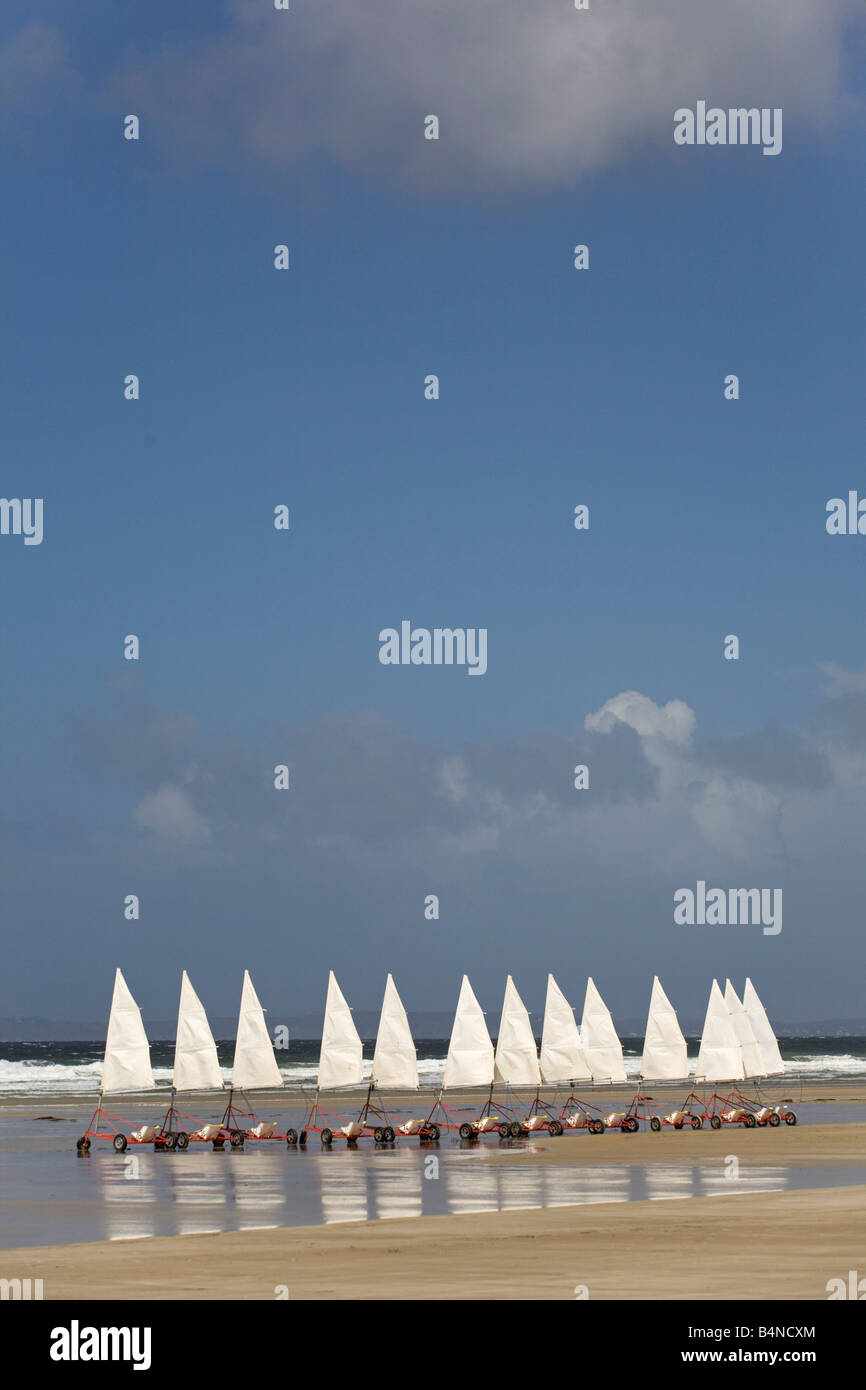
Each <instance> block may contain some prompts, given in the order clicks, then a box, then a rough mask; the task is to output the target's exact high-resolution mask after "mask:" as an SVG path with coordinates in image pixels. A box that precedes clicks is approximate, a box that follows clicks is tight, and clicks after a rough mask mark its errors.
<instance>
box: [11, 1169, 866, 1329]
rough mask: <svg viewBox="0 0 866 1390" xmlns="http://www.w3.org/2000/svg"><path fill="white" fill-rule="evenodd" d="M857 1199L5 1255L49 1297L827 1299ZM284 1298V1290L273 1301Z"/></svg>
mask: <svg viewBox="0 0 866 1390" xmlns="http://www.w3.org/2000/svg"><path fill="white" fill-rule="evenodd" d="M864 1203H866V1186H858V1187H852V1188H845V1189H840V1188H833V1189H830V1190H823V1191H820V1192H792V1193H770V1194H749V1195H745V1196H740V1197H736V1196H731V1197H727V1196H722V1197H713V1198H695V1199H692V1200H689V1201H682V1202H679V1201H659V1202H636V1203H630V1204H627V1205H621V1206H603V1207H591V1208H587V1207H578V1208H575V1207H562V1208H558V1209H556V1210H548V1211H527V1212H523V1211H514V1212H496V1213H490V1214H483V1215H473V1216H436V1217H422V1218H420V1219H417V1220H410V1221H376V1222H362V1223H356V1224H355V1223H353V1224H346V1225H341V1226H326V1227H316V1228H312V1227H302V1228H297V1229H294V1230H272V1231H232V1232H228V1233H226V1234H221V1235H200V1236H178V1237H174V1238H169V1239H157V1240H149V1241H146V1242H135V1241H132V1242H111V1243H110V1244H101V1245H76V1246H60V1247H53V1248H52V1247H48V1248H32V1249H25V1250H20V1251H6V1252H3V1255H2V1262H3V1266H4V1268H5V1269H8V1270H10V1271H15V1272H17V1273H18V1274H19V1276H20V1277H27V1278H41V1279H43V1280H44V1297H45V1298H46V1299H63V1298H71V1299H108V1298H114V1299H117V1298H119V1299H145V1300H157V1299H214V1300H233V1299H265V1300H270V1299H274V1298H277V1297H278V1296H280V1295H282V1296H283V1297H285V1296H286V1292H287V1294H288V1297H289V1298H290V1299H294V1300H317V1299H353V1300H354V1299H357V1300H376V1299H387V1300H389V1301H390V1300H424V1301H426V1300H439V1299H460V1300H466V1299H470V1300H471V1299H515V1300H527V1299H564V1300H573V1299H574V1298H575V1297H576V1293H575V1290H576V1289H577V1288H578V1286H584V1287H585V1288H586V1290H587V1293H588V1297H589V1298H590V1299H596V1300H597V1299H686V1298H688V1299H691V1298H698V1299H736V1300H755V1299H762V1300H763V1299H826V1297H827V1292H826V1285H827V1281H828V1280H829V1279H832V1278H845V1279H847V1276H848V1271H849V1270H850V1269H863V1268H864V1267H866V1234H864V1219H863V1212H864ZM284 1290H285V1291H286V1292H284Z"/></svg>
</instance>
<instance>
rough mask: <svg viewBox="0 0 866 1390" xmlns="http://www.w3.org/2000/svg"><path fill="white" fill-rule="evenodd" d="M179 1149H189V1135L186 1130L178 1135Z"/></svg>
mask: <svg viewBox="0 0 866 1390" xmlns="http://www.w3.org/2000/svg"><path fill="white" fill-rule="evenodd" d="M177 1147H178V1148H179V1149H188V1148H189V1135H188V1134H187V1133H186V1132H185V1131H184V1130H180V1132H179V1133H178V1136H177Z"/></svg>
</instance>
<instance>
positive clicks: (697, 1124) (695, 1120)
mask: <svg viewBox="0 0 866 1390" xmlns="http://www.w3.org/2000/svg"><path fill="white" fill-rule="evenodd" d="M690 1118H691V1124H692V1129H700V1128H701V1126H702V1125H703V1123H704V1122H703V1120H702V1119H701V1117H700V1115H692V1116H691V1117H690Z"/></svg>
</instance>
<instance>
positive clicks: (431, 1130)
mask: <svg viewBox="0 0 866 1390" xmlns="http://www.w3.org/2000/svg"><path fill="white" fill-rule="evenodd" d="M427 1138H428V1139H433V1140H434V1141H435V1140H436V1139H438V1138H439V1126H438V1125H428V1126H427Z"/></svg>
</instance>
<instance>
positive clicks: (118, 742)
mask: <svg viewBox="0 0 866 1390" xmlns="http://www.w3.org/2000/svg"><path fill="white" fill-rule="evenodd" d="M864 32H866V31H864V24H863V16H862V7H860V6H858V5H856V4H854V3H848V0H824V3H823V4H822V5H821V6H820V7H816V6H814V5H813V4H812V3H808V2H807V0H764V2H763V3H762V5H761V6H760V7H759V9H758V10H755V7H754V6H753V5H752V4H751V3H750V2H749V3H747V0H728V3H726V4H725V5H723V6H722V5H719V4H715V3H713V4H709V3H694V0H658V3H656V4H654V5H653V6H652V7H649V8H648V7H647V6H646V5H645V4H642V3H640V0H609V2H608V3H602V0H592V2H591V5H590V9H589V10H588V11H581V12H578V11H576V10H575V9H574V8H573V7H569V5H568V4H567V3H566V0H534V3H533V4H531V5H529V4H525V3H517V2H516V0H495V3H494V0H474V3H473V4H472V5H471V6H467V5H466V4H465V0H437V3H436V4H434V5H427V4H424V5H420V4H411V5H408V6H407V5H406V4H405V0H376V3H371V4H369V5H367V6H364V7H358V6H357V5H356V4H353V3H350V2H349V0H331V3H329V4H328V5H321V4H319V3H313V0H291V8H290V9H289V10H288V11H276V10H274V9H273V8H269V6H268V5H267V4H266V3H264V0H237V2H236V3H229V4H226V3H213V0H209V3H207V4H204V3H199V2H198V0H191V2H190V3H188V4H185V5H184V6H182V7H177V6H170V5H168V4H164V3H162V0H154V2H153V3H152V4H150V5H148V6H146V7H135V8H133V9H130V8H129V7H122V8H120V9H119V8H118V7H116V6H110V5H107V4H103V3H84V4H82V5H80V6H76V7H75V8H74V11H71V10H70V7H69V6H67V5H62V4H59V3H55V2H54V0H48V3H45V4H43V5H41V6H40V8H39V14H38V17H34V12H33V9H32V6H30V5H25V4H24V3H19V0H10V3H8V4H7V5H6V6H5V7H4V16H3V19H2V28H0V89H2V93H3V95H2V97H0V136H2V139H0V148H2V155H0V158H2V176H3V182H4V190H5V194H6V198H5V214H4V218H3V227H2V232H0V235H2V239H3V262H2V263H3V271H4V285H3V302H4V312H3V316H2V327H0V332H2V335H3V339H4V340H5V341H4V343H3V347H4V352H3V360H4V364H5V365H4V370H3V374H2V385H0V389H2V397H3V421H4V434H5V448H4V454H3V469H2V489H0V491H2V495H3V496H4V497H6V498H42V499H43V507H44V523H43V539H42V543H41V544H40V545H31V546H25V545H24V543H23V537H22V536H20V535H18V536H16V535H12V534H9V535H0V583H2V592H3V597H4V603H3V622H2V625H0V673H2V674H0V701H2V704H0V708H2V719H0V758H2V767H3V776H2V790H3V795H2V802H0V904H2V922H3V931H4V946H5V949H4V957H3V970H2V972H0V1016H10V1015H15V1016H20V1015H39V1016H44V1017H46V1018H52V1019H76V1018H86V1019H91V1018H99V1017H101V1016H102V1015H103V1014H104V1013H105V1012H106V1011H107V1006H108V1001H109V997H110V991H111V982H112V979H113V974H114V969H115V966H117V965H120V966H121V968H122V969H123V971H124V974H125V976H126V978H127V981H128V983H129V985H130V987H131V989H132V991H133V993H134V995H135V997H136V999H137V1000H138V1002H139V1004H140V1005H141V1006H142V1008H143V1010H144V1013H145V1017H147V1016H151V1017H156V1018H166V1017H169V1016H170V1015H171V1013H172V1011H173V1009H174V1007H175V1006H176V1000H177V993H178V984H179V976H180V971H181V969H183V968H186V969H187V970H188V971H189V973H190V975H191V977H192V979H193V982H194V984H195V986H196V989H197V990H198V992H199V994H200V995H201V997H202V999H203V1001H204V1002H205V1004H206V1007H207V1008H208V1009H209V1011H211V1012H212V1013H214V1014H216V1015H227V1014H231V1013H232V1012H233V1011H234V1009H235V1008H236V1003H237V999H238V997H239V991H240V978H241V973H242V971H243V969H244V968H249V969H250V971H251V973H252V976H253V979H254V981H255V982H256V984H257V987H258V989H259V994H260V995H261V997H262V1001H263V1003H264V1004H265V1005H266V1007H267V1008H268V1009H269V1010H270V1014H271V1016H272V1017H274V1018H278V1017H279V1015H280V1014H281V1013H284V1014H287V1015H290V1014H309V1013H313V1012H315V1011H316V1009H317V1008H320V1007H321V1006H322V1004H323V1000H324V993H325V987H326V981H327V972H328V970H329V969H334V970H335V971H336V973H337V976H338V978H339V980H340V984H341V986H342V988H343V991H344V993H345V994H346V996H347V998H348V999H349V1002H350V1003H351V1004H353V1005H354V1007H355V1008H357V1009H371V1008H375V1007H376V1005H377V1003H378V1002H379V1000H380V998H381V994H382V989H383V986H384V980H385V975H386V973H387V972H388V971H391V972H392V973H393V974H394V976H395V979H396V982H397V985H398V988H399V989H400V991H401V994H402V996H403V998H404V1002H405V1003H406V1005H407V1007H408V1008H409V1010H410V1012H411V1011H412V1010H416V1011H421V1010H423V1011H427V1010H447V1009H448V1008H450V1007H451V1006H452V1005H453V1003H454V1002H456V997H457V993H458V989H459V984H460V977H461V975H462V974H463V972H464V971H465V972H467V973H468V974H469V975H470V978H471V980H472V982H473V985H474V987H475V989H476V992H477V994H478V996H479V998H480V999H481V1002H482V1004H483V1005H484V1007H485V1008H486V1009H488V1011H489V1012H490V1014H491V1018H494V1017H495V1016H497V1013H498V1008H499V1005H500V1002H501V998H502V991H503V987H504V980H505V975H506V973H511V974H512V975H513V976H514V978H515V980H516V982H517V985H518V988H519V989H520V990H521V993H522V995H523V997H524V999H525V1002H526V1003H527V1005H528V1006H529V1007H530V1008H531V1009H532V1010H533V1012H540V1011H541V1009H542V1007H543V998H544V988H545V983H546V978H547V974H548V972H549V971H552V972H553V973H554V975H555V976H556V978H557V980H558V981H559V983H560V985H561V987H562V988H563V990H564V991H565V992H566V994H567V995H568V997H569V998H570V1000H571V1002H572V1003H574V1004H577V1005H578V1006H579V1005H580V1003H581V1002H582V998H583V991H584V988H585V983H586V977H587V975H590V974H591V975H592V976H593V978H594V979H595V981H596V983H597V984H598V986H599V988H600V989H601V991H602V994H603V995H604V997H605V999H606V1001H607V1003H608V1005H609V1006H610V1008H611V1009H612V1011H613V1014H614V1018H616V1016H617V1014H618V1013H619V1014H620V1015H621V1016H627V1017H634V1016H639V1015H640V1014H641V1013H642V1011H643V1010H644V1009H645V1007H646V1003H647V1002H648V999H649V991H650V985H651V982H652V976H653V975H654V974H659V975H660V977H661V979H662V982H663V984H664V986H665V988H666V990H667V992H668V994H669V996H670V997H671V1000H672V1002H673V1003H674V1005H675V1006H676V1007H677V1008H678V1010H679V1011H680V1013H681V1014H683V1015H687V1016H689V1017H693V1016H699V1015H700V1014H702V1012H703V1008H704V1004H705V1001H706V998H707V993H708V990H709V984H710V981H711V979H712V977H713V976H714V975H717V976H719V977H720V978H721V979H722V981H724V977H725V976H726V975H730V976H731V977H732V979H733V980H734V982H735V983H736V984H741V983H742V980H743V977H744V976H745V975H746V974H750V975H751V976H752V978H753V980H754V982H755V984H756V985H757V987H758V990H759V992H760V993H761V995H762V997H763V998H764V1001H765V1003H766V1004H767V1006H768V1008H769V1010H770V1014H771V1017H772V1016H773V1014H774V1013H775V1014H776V1015H777V1016H782V1017H784V1018H786V1019H789V1020H797V1019H799V1020H801V1021H803V1022H806V1021H809V1020H810V1019H816V1018H821V1019H831V1018H837V1017H838V1018H851V1017H860V1018H863V1017H866V1003H864V989H863V979H864V968H863V967H864V947H863V927H862V901H863V893H862V885H863V870H862V844H863V834H864V829H866V819H864V810H866V654H864V648H863V637H862V627H863V611H864V610H863V598H862V592H863V570H864V550H863V547H864V546H866V538H864V537H863V536H860V535H852V536H831V535H829V534H828V533H827V529H826V524H825V523H826V517H827V512H826V506H827V502H828V500H829V499H831V498H834V497H843V498H847V496H848V493H849V491H851V490H857V489H858V488H859V489H860V490H861V492H862V494H863V495H864V496H866V473H864V468H863V463H862V458H863V449H862V405H861V401H862V374H863V360H864V327H863V324H864V313H863V311H864V281H863V266H862V244H863V230H864V191H863V181H862V177H861V171H862V149H863V134H864V82H863V73H864ZM699 100H705V101H706V102H707V104H708V105H709V106H713V105H717V106H719V107H721V108H724V109H727V108H729V107H736V106H741V105H745V106H747V107H752V106H755V107H758V108H770V109H775V108H780V109H781V110H782V111H783V114H784V124H783V131H784V139H783V147H782V150H781V152H780V153H779V154H778V155H775V156H769V157H768V156H765V155H764V154H763V153H762V150H761V148H760V147H755V146H728V147H710V146H703V147H700V146H678V145H676V144H675V142H674V139H673V131H674V113H675V111H676V110H677V109H679V108H684V107H689V108H694V107H695V105H696V103H697V102H698V101H699ZM129 114H135V115H137V116H138V118H139V123H140V131H139V139H138V140H127V139H125V138H124V119H125V117H126V116H127V115H129ZM431 114H435V115H436V116H437V117H438V120H439V138H438V140H428V139H425V135H424V131H425V120H426V118H427V117H428V116H429V115H431ZM281 244H285V245H286V246H288V247H289V262H290V264H289V269H288V270H285V271H279V270H276V269H275V267H274V248H275V246H277V245H281ZM578 244H582V245H587V246H588V247H589V268H588V269H587V270H576V269H575V268H574V264H573V260H574V247H575V246H576V245H578ZM130 373H134V374H136V375H137V376H138V378H139V381H140V398H139V399H138V400H127V399H125V398H124V380H125V378H126V377H127V375H128V374H130ZM731 373H734V374H736V375H737V376H738V378H739V389H740V394H739V399H737V400H728V399H725V393H724V382H725V378H726V376H728V375H729V374H731ZM429 374H435V375H436V376H438V378H439V398H438V399H436V400H429V399H426V398H425V390H424V384H425V378H426V377H428V375H429ZM281 504H282V505H285V506H287V507H288V508H289V511H290V526H289V529H288V530H285V531H279V530H276V529H275V528H274V524H273V521H274V508H275V507H277V506H279V505H281ZM579 504H584V505H586V506H587V507H588V508H589V516H590V523H589V527H588V529H586V530H576V529H575V527H574V509H575V507H576V506H577V505H579ZM403 620H409V621H410V622H411V623H412V624H413V626H416V627H422V628H428V629H431V630H432V629H434V628H436V627H466V628H475V629H478V628H484V629H486V630H487V634H488V635H487V646H488V665H487V670H486V673H485V674H484V675H483V676H476V677H470V676H469V674H468V672H467V670H466V669H465V668H461V667H459V666H451V667H447V666H443V667H434V666H423V665H419V666H411V665H410V666H387V665H383V664H381V662H380V661H379V646H380V643H379V634H380V632H381V631H382V630H384V629H386V628H391V627H395V628H399V626H400V623H401V621H403ZM128 634H135V635H136V636H137V637H138V638H139V642H140V657H139V659H138V660H137V661H129V660H125V659H124V639H125V637H126V636H127V635H128ZM730 634H735V635H737V636H738V638H739V642H740V654H739V659H737V660H727V659H725V657H724V644H725V639H726V637H727V636H728V635H730ZM578 764H583V765H586V766H587V767H588V768H589V787H588V788H586V789H582V790H577V789H575V787H574V785H573V782H574V768H575V767H576V766H577V765H578ZM278 765H286V766H287V767H289V769H290V776H289V783H290V785H289V788H288V789H287V790H277V789H276V788H275V786H274V769H275V767H276V766H278ZM699 880H703V881H705V882H706V883H707V885H708V887H709V886H712V887H720V888H723V889H725V890H728V889H730V888H741V887H742V888H752V887H758V888H767V889H781V890H782V892H783V900H784V918H783V927H782V930H781V931H780V932H778V933H777V934H765V933H764V931H763V930H762V927H761V925H759V924H757V925H756V924H752V925H748V926H726V927H720V926H716V927H707V926H698V925H695V926H688V925H680V924H677V923H676V922H675V921H674V901H673V895H674V893H675V892H676V891H677V890H678V889H679V888H681V887H683V886H691V887H692V888H695V887H696V884H697V882H698V881H699ZM130 894H134V895H136V896H137V897H138V899H139V916H138V918H137V920H136V919H133V920H129V919H128V918H127V917H126V916H125V914H124V902H125V899H126V898H127V896H128V895H130ZM431 894H435V895H437V897H438V899H439V916H438V919H431V918H429V917H428V916H425V900H426V899H427V897H428V895H431Z"/></svg>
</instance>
